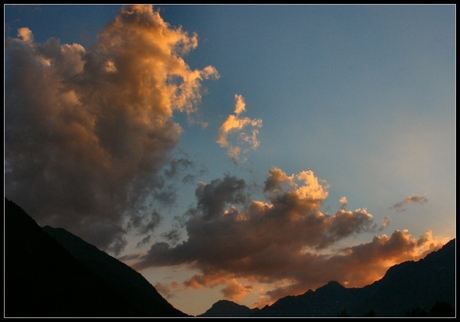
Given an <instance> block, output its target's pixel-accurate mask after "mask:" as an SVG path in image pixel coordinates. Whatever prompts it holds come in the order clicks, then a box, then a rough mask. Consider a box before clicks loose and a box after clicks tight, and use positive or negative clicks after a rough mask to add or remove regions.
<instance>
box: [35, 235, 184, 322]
mask: <svg viewBox="0 0 460 322" xmlns="http://www.w3.org/2000/svg"><path fill="white" fill-rule="evenodd" d="M43 230H44V231H45V232H46V233H47V234H49V235H50V236H51V237H53V238H54V239H55V240H56V241H57V242H58V243H59V244H61V245H62V246H63V247H64V248H65V249H66V250H67V251H68V252H69V253H70V254H72V255H73V256H74V257H75V258H76V259H77V260H78V261H79V262H80V263H81V264H83V265H84V266H85V267H87V268H89V269H90V270H91V271H92V272H93V273H95V274H96V275H97V276H98V277H99V278H100V279H102V280H103V281H104V282H106V283H107V284H108V285H109V286H111V287H112V288H113V289H114V290H115V291H116V292H118V294H126V295H128V296H127V301H129V303H130V304H131V305H132V306H133V307H135V308H136V309H137V310H138V311H139V312H141V313H142V315H143V316H169V317H181V316H182V317H184V316H188V315H186V314H184V313H182V312H181V311H179V310H177V309H175V308H174V307H173V306H172V305H171V304H170V303H168V301H166V300H165V299H164V298H163V297H162V296H161V295H160V294H159V293H158V292H157V290H156V289H155V288H154V287H153V286H152V285H151V284H150V283H149V282H148V281H147V280H146V279H145V278H144V277H143V276H142V275H141V274H140V273H138V272H136V271H135V270H133V269H132V268H131V267H129V266H128V265H126V264H124V263H122V262H120V261H119V260H117V259H115V258H113V257H112V256H110V255H108V254H107V253H105V252H103V251H101V250H99V249H98V248H97V247H95V246H93V245H91V244H88V243H87V242H85V241H84V240H83V239H81V238H80V237H77V236H75V235H73V234H71V233H69V232H68V231H66V230H65V229H63V228H52V227H50V226H45V227H43Z"/></svg>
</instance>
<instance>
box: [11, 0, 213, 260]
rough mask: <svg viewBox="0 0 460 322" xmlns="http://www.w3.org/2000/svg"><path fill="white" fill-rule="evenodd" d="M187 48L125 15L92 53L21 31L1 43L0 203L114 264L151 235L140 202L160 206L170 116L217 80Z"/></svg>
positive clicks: (173, 133) (152, 222) (171, 31)
mask: <svg viewBox="0 0 460 322" xmlns="http://www.w3.org/2000/svg"><path fill="white" fill-rule="evenodd" d="M197 46H198V38H197V35H196V34H192V35H189V34H188V33H187V32H186V31H183V30H182V29H181V28H180V27H179V28H172V27H171V26H170V25H169V24H168V23H167V22H165V21H164V20H163V18H162V17H161V16H160V14H159V12H157V11H154V10H153V6H150V5H135V6H125V7H123V8H122V9H121V11H120V12H119V14H118V15H117V16H116V18H115V20H113V21H112V22H110V23H109V24H107V25H106V26H105V28H104V29H103V30H102V31H101V32H100V33H99V35H98V44H97V45H96V46H94V47H91V48H86V49H85V48H83V46H81V45H79V44H72V45H70V44H61V43H60V40H59V39H56V38H50V39H48V40H47V41H46V42H45V43H36V42H34V37H33V33H32V31H31V30H30V29H29V28H27V27H23V28H20V29H19V30H18V38H7V39H6V42H5V55H6V57H7V59H6V66H5V67H6V70H7V77H6V78H5V80H6V84H5V89H6V95H5V104H6V109H5V124H6V126H5V143H6V144H5V161H6V165H7V168H6V169H5V195H6V197H8V198H9V199H11V200H14V201H15V202H17V203H19V204H21V205H23V207H24V209H25V210H26V211H27V212H28V213H31V214H34V217H35V219H36V220H37V221H38V222H39V223H40V224H42V225H43V224H48V225H51V226H55V227H64V228H66V229H68V230H69V231H71V232H72V233H74V234H76V235H78V236H80V237H82V238H84V239H85V240H86V241H88V242H90V243H92V244H94V245H96V246H97V247H99V248H101V249H103V250H110V251H112V252H114V253H115V254H116V253H118V252H119V251H121V249H123V247H124V245H126V240H125V238H124V235H125V234H126V233H127V232H128V231H129V229H134V230H137V229H143V228H142V227H144V226H147V227H149V230H152V229H153V228H155V227H156V226H157V225H158V223H159V220H160V219H161V217H160V216H157V215H155V216H151V214H152V213H153V212H154V211H155V209H152V207H151V206H149V201H148V199H149V198H150V197H152V196H154V197H155V196H161V195H162V196H166V195H167V193H162V192H161V190H162V189H164V187H165V185H164V184H163V181H162V180H161V178H159V171H160V169H162V168H163V167H164V166H166V165H167V164H168V163H169V162H171V159H172V158H171V153H172V151H173V150H174V149H175V147H176V146H177V144H178V143H179V141H180V138H181V135H182V132H183V130H182V128H181V126H180V125H179V124H178V123H175V122H174V121H173V119H172V117H173V112H174V111H180V112H184V113H186V114H187V115H188V116H190V115H191V114H193V113H194V112H195V111H196V110H197V108H198V104H199V103H200V100H201V98H202V97H201V82H202V81H203V80H205V79H208V78H218V77H219V74H218V72H217V70H216V69H215V68H214V67H213V66H205V67H204V68H203V69H195V70H192V69H191V68H190V66H189V65H187V63H186V62H185V61H184V59H183V55H185V54H186V53H188V52H190V51H191V50H193V49H194V48H196V47H197ZM169 195H171V194H169ZM171 196H173V197H174V195H171ZM125 223H127V224H128V226H129V225H130V227H125V226H124V224H125ZM88 227H89V228H90V229H88Z"/></svg>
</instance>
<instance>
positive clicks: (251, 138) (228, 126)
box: [217, 94, 262, 164]
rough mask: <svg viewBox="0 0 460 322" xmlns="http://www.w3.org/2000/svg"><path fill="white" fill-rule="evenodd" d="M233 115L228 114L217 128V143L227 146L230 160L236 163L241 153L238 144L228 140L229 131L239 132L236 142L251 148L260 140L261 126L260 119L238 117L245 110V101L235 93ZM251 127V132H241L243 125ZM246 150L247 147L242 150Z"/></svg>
mask: <svg viewBox="0 0 460 322" xmlns="http://www.w3.org/2000/svg"><path fill="white" fill-rule="evenodd" d="M235 99H236V106H235V115H229V116H228V118H227V120H225V122H224V123H223V124H222V125H221V127H220V129H219V137H218V139H217V143H219V145H220V146H222V147H225V148H228V154H229V156H230V157H231V159H232V161H233V162H234V163H235V164H237V163H238V160H239V156H240V154H241V148H240V146H239V145H234V144H232V143H231V142H229V141H228V135H229V134H231V133H234V132H235V133H239V135H238V140H237V141H238V144H244V143H248V144H249V145H250V147H251V148H252V149H256V148H257V147H258V146H259V144H260V142H259V141H258V140H257V134H258V133H259V131H258V128H260V127H262V120H261V119H250V118H248V117H243V118H240V117H239V115H240V114H241V113H243V112H245V111H246V103H245V101H244V98H243V96H241V95H238V94H236V95H235ZM248 126H250V127H253V129H252V132H251V134H250V135H248V134H247V133H246V132H243V129H244V128H245V127H248ZM244 152H247V149H246V150H245V151H244Z"/></svg>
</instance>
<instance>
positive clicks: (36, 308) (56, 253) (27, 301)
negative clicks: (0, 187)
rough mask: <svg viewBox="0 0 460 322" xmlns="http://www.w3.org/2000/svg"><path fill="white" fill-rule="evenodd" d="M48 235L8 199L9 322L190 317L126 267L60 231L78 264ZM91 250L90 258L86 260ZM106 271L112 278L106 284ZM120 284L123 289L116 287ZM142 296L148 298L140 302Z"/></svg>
mask: <svg viewBox="0 0 460 322" xmlns="http://www.w3.org/2000/svg"><path fill="white" fill-rule="evenodd" d="M45 230H46V231H47V232H50V231H52V230H53V229H51V228H50V227H48V228H46V229H42V228H41V227H40V226H38V225H37V223H36V222H35V221H34V220H33V219H32V218H31V217H30V216H29V215H27V214H26V213H25V212H24V210H22V209H21V208H20V207H19V206H18V205H16V204H15V203H14V202H12V201H10V200H8V199H5V277H4V278H5V286H4V298H5V302H4V305H5V311H4V314H5V317H145V316H175V317H177V316H186V314H184V313H182V312H180V311H178V310H176V309H174V308H173V307H172V306H171V305H170V304H169V303H167V302H166V300H164V299H162V298H161V296H159V294H158V293H157V292H156V290H154V288H153V286H151V285H150V286H151V287H150V288H149V287H148V286H146V285H145V283H143V282H142V281H141V278H140V277H139V275H140V274H138V273H137V272H135V271H134V270H131V269H130V268H129V267H127V266H126V265H125V266H126V267H124V266H123V265H124V264H122V263H120V262H118V261H117V260H116V259H114V258H112V259H110V258H109V257H110V256H109V255H107V254H105V253H103V252H100V251H99V250H97V248H95V247H94V246H91V245H89V244H86V243H84V242H83V241H82V240H79V239H78V237H75V236H73V235H71V234H70V233H67V232H65V233H64V232H63V231H61V230H57V233H56V235H59V236H60V237H59V238H60V239H61V241H62V239H65V238H63V236H65V237H66V238H67V237H68V238H69V240H70V242H69V243H74V244H75V245H76V248H77V249H78V250H77V253H78V252H83V253H80V255H79V256H77V257H78V258H80V260H79V259H77V257H75V256H74V255H72V254H71V253H70V252H69V251H68V250H67V249H66V248H65V247H63V246H62V245H61V244H60V243H58V242H57V241H56V240H55V239H54V238H52V237H51V236H50V235H49V234H48V233H47V232H45ZM66 245H67V246H68V244H66ZM88 249H91V251H89V253H88V255H86V254H84V252H86V251H87V250H88ZM102 253H103V254H105V255H103V254H102ZM99 255H100V257H99ZM82 258H84V259H85V260H87V261H86V262H85V260H82ZM116 262H118V263H116ZM83 263H84V264H83ZM111 265H114V266H113V267H112V266H111ZM101 270H104V272H105V273H104V274H106V275H107V277H105V278H101V275H100V272H101ZM129 270H131V271H129ZM125 273H126V274H127V276H123V274H125ZM130 273H131V274H130ZM116 278H119V279H118V281H119V283H120V284H121V286H116V285H115V284H116V283H114V280H115V279H116ZM124 278H126V279H124ZM129 283H133V286H132V287H131V288H130V287H127V286H126V285H127V284H129ZM152 289H153V290H152ZM120 290H125V291H126V293H121V292H120ZM142 292H144V294H145V298H142V297H141V296H140V293H142ZM131 297H133V298H135V299H137V300H138V301H139V302H140V303H150V306H152V308H149V309H146V308H140V307H139V305H135V304H134V303H133V302H134V301H133V298H131Z"/></svg>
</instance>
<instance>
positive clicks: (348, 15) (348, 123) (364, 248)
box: [4, 4, 456, 315]
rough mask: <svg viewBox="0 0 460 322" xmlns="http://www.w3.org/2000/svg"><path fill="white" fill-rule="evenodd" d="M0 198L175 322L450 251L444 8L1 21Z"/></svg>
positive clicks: (91, 14)
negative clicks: (133, 273) (75, 239)
mask: <svg viewBox="0 0 460 322" xmlns="http://www.w3.org/2000/svg"><path fill="white" fill-rule="evenodd" d="M4 9H5V10H4V27H5V29H4V31H5V50H4V51H5V60H4V66H5V69H4V70H5V74H4V80H5V82H4V83H5V85H4V86H5V88H4V90H5V96H4V106H5V108H4V120H5V123H4V130H5V150H4V160H5V182H4V184H5V197H6V198H8V199H10V200H12V201H14V202H15V203H17V204H18V205H19V206H21V207H22V208H23V209H24V210H25V211H26V212H27V213H28V214H29V215H30V216H31V217H32V218H34V219H35V220H36V221H37V223H38V224H39V225H41V226H44V225H50V226H52V227H62V228H65V229H67V230H68V231H70V232H71V233H73V234H75V235H77V236H79V237H81V238H83V239H84V240H85V241H87V242H89V243H91V244H93V245H96V246H97V247H98V248H99V249H101V250H104V251H106V252H107V253H108V254H110V255H112V256H114V257H116V258H118V259H119V260H121V261H123V262H125V263H126V264H128V265H130V266H131V267H133V268H134V269H136V270H137V271H138V272H140V273H141V274H142V275H143V276H144V277H145V278H146V279H147V280H148V281H149V282H150V283H151V284H152V285H153V286H155V288H156V289H157V290H158V291H159V292H160V294H162V295H163V297H165V298H166V299H167V300H168V301H169V302H170V303H171V304H172V305H174V306H175V307H176V308H177V309H179V310H181V311H182V312H185V313H187V314H191V315H198V314H201V313H204V312H205V311H206V310H208V309H209V308H210V307H211V306H212V304H213V303H215V302H217V301H218V300H222V299H226V300H231V301H234V302H236V303H238V304H242V305H246V306H248V307H250V308H254V307H260V308H262V307H263V306H265V305H267V304H268V305H269V304H272V303H274V302H275V301H276V300H278V299H280V298H282V297H284V296H287V295H299V294H303V293H305V292H306V291H308V290H309V289H312V290H315V289H316V288H318V287H320V286H322V285H324V284H326V283H327V282H329V281H331V280H335V281H338V282H339V283H341V284H342V285H344V286H345V287H363V286H365V285H368V284H371V283H372V282H374V281H376V280H378V279H380V278H382V277H383V276H384V274H385V272H386V270H387V269H388V268H389V267H390V266H392V265H394V264H397V263H400V262H403V261H407V260H419V259H421V258H423V257H424V256H426V254H428V253H429V252H431V251H433V250H437V249H439V248H440V247H441V246H442V245H443V244H445V243H446V242H447V241H449V240H451V239H453V238H455V236H456V230H455V226H456V218H455V213H456V201H455V192H456V181H455V177H456V166H455V164H456V139H455V137H456V133H455V132H456V122H455V117H456V111H455V104H456V90H455V88H456V82H455V76H456V75H455V71H456V65H455V58H456V50H455V48H456V34H455V27H456V7H455V6H454V5H154V6H150V5H139V6H123V5H8V4H7V5H5V6H4Z"/></svg>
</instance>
